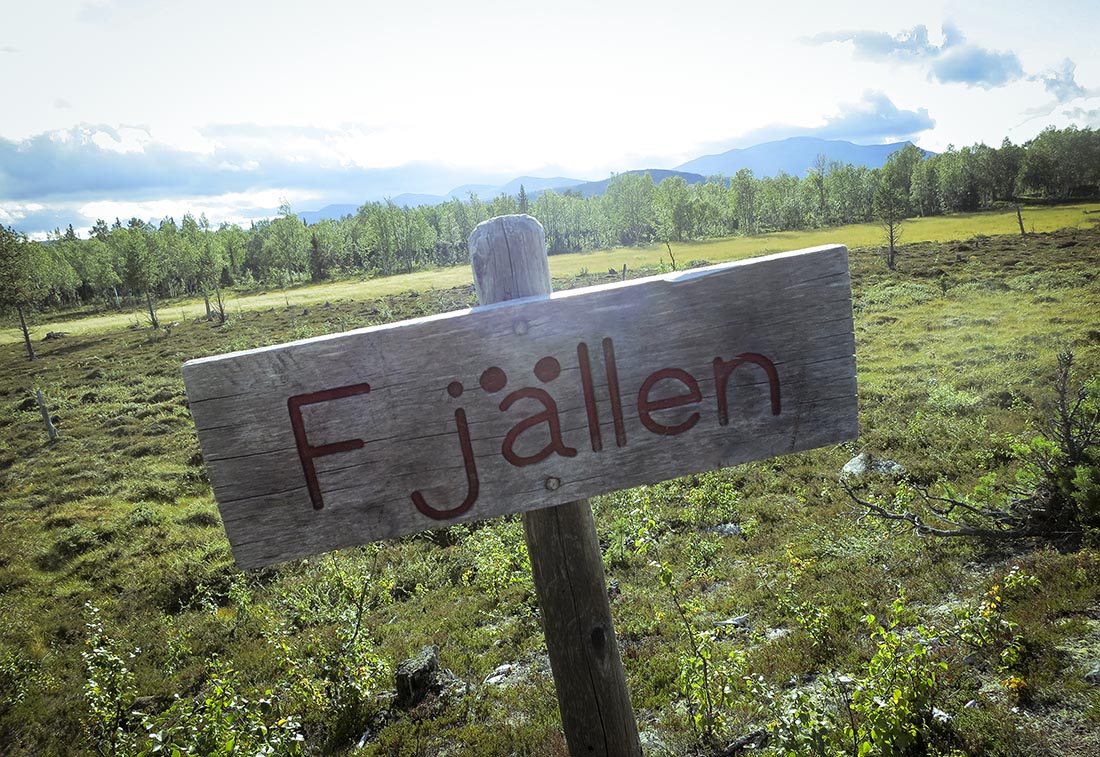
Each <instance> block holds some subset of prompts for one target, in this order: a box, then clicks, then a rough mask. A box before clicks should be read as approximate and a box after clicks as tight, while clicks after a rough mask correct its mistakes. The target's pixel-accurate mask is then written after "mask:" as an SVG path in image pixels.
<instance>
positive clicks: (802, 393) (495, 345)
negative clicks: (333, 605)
mask: <svg viewBox="0 0 1100 757" xmlns="http://www.w3.org/2000/svg"><path fill="white" fill-rule="evenodd" d="M474 265H475V269H477V268H478V266H481V265H485V266H490V267H491V265H495V264H489V263H485V264H482V263H479V262H477V261H475V263H474ZM854 348H855V343H854V336H853V328H852V310H851V291H850V283H849V277H848V267H847V251H846V250H845V248H843V247H840V246H834V247H824V248H818V249H813V250H803V251H798V252H791V253H783V254H780V255H773V256H770V257H767V258H759V259H755V260H750V261H744V262H738V263H729V264H723V265H718V266H711V267H708V268H703V269H697V270H693V271H688V272H685V273H680V274H670V275H665V276H658V277H653V278H649V279H640V280H636V281H630V282H623V283H617V284H611V285H606V286H601V287H594V288H590V289H587V290H572V291H567V292H561V293H556V294H553V295H551V296H542V297H538V298H528V299H522V300H513V301H510V302H503V303H500V304H495V305H487V306H484V307H479V308H476V309H474V310H472V311H461V312H456V313H448V314H445V315H440V316H432V317H429V318H422V319H417V320H412V321H405V322H402V323H397V324H389V325H385V326H378V327H372V328H369V329H363V330H359V331H352V332H347V333H343V334H336V335H329V336H324V337H318V338H315V339H309V340H306V341H302V342H295V343H292V344H288V345H281V346H276V347H266V348H262V349H258V350H252V351H249V352H243V353H235V354H231V355H219V356H214V357H209V358H203V359H199V360H194V361H190V362H188V363H187V364H186V365H184V367H183V375H184V381H185V384H186V386H187V393H188V397H189V401H190V408H191V413H192V416H193V418H194V420H195V424H196V427H197V429H198V435H199V441H200V443H201V445H202V450H203V457H204V460H205V461H206V465H207V470H208V472H209V475H210V480H211V482H212V484H213V487H214V493H215V496H216V498H217V500H218V504H219V507H220V510H221V513H222V519H223V522H224V524H225V528H226V532H227V534H228V536H229V539H230V543H231V544H232V546H233V553H234V556H235V558H236V559H237V561H238V563H239V564H240V565H241V566H244V567H252V566H259V565H265V564H270V563H274V562H279V561H284V560H289V559H293V558H298V557H304V556H307V555H311V554H315V553H317V552H322V551H328V550H333V549H337V548H340V547H346V546H351V545H356V544H361V543H364V542H367V541H372V540H378V539H386V538H391V537H394V536H398V535H401V534H407V533H412V532H416V531H420V530H424V529H429V528H437V527H440V526H442V525H447V524H450V523H455V522H462V521H470V520H480V519H483V518H488V517H493V516H495V515H500V514H503V513H508V512H515V511H522V510H529V509H534V508H540V507H546V506H550V505H558V504H562V503H565V502H572V501H575V500H579V499H584V498H585V497H588V496H592V495H595V494H599V493H603V492H607V491H612V490H616V489H622V488H627V487H631V486H636V485H640V484H644V483H651V482H654V481H660V480H665V479H668V478H672V477H675V476H678V475H685V474H688V473H691V472H697V471H703V470H712V469H716V468H721V467H725V466H729V465H734V464H737V463H742V462H745V461H748V460H753V459H760V458H765V457H773V456H776V455H782V454H786V453H790V452H796V451H799V450H805V449H810V448H813V447H818V446H821V445H825V444H833V443H837V442H840V441H844V440H847V439H851V438H854V437H855V436H856V434H857V422H856V383H855V357H854V352H855V349H854ZM612 353H613V359H611V357H610V356H611V354H612ZM744 355H757V356H762V357H764V358H766V359H767V361H768V362H769V363H770V364H771V365H772V366H773V367H774V371H775V378H776V379H777V381H778V385H779V394H780V403H781V407H780V412H779V413H778V414H774V413H773V404H772V392H773V389H774V387H773V383H774V382H773V381H772V380H771V377H770V376H769V375H768V373H767V371H766V370H765V369H764V368H763V367H761V364H758V363H751V362H743V363H741V364H738V365H737V367H736V368H734V369H733V370H732V372H731V373H730V374H729V375H728V377H726V384H725V386H724V387H720V386H719V384H721V382H720V381H718V380H717V379H718V378H719V377H718V376H716V369H715V365H714V361H715V359H719V360H720V361H726V362H725V365H726V366H727V367H728V365H729V363H730V362H731V361H735V360H738V359H739V356H744ZM584 358H587V360H585V359H584ZM554 363H556V364H557V370H556V371H555V370H553V368H554V365H553V364H554ZM490 368H497V369H499V374H503V376H504V378H505V385H504V386H503V387H500V388H494V387H495V384H494V382H493V381H492V379H493V377H494V375H496V376H497V378H499V374H494V373H493V372H491V371H488V369H490ZM661 371H665V373H663V374H662V375H664V376H666V377H665V378H663V379H661V380H658V381H656V382H655V383H653V384H652V385H651V386H650V387H649V388H648V390H647V392H646V393H645V395H644V398H641V397H640V396H639V393H640V390H642V389H643V387H644V386H645V385H646V382H647V380H649V379H650V378H652V377H653V375H654V374H655V373H656V372H661ZM677 371H679V373H678V372H677ZM487 372H488V373H487ZM540 372H541V377H540ZM685 376H687V377H689V380H687V381H685V380H684V377H685ZM611 379H614V380H611ZM483 382H485V383H486V385H487V386H488V387H489V389H485V388H483V386H482V385H483ZM692 383H694V384H695V385H696V386H697V391H698V396H699V397H700V398H701V399H700V400H699V401H698V402H689V401H688V400H690V399H691V395H692V394H693V391H694V390H695V388H696V387H693V386H692ZM361 385H367V386H369V390H367V391H364V392H363V393H359V394H350V395H348V396H342V397H333V398H331V399H327V400H324V401H317V402H312V403H306V404H301V405H300V406H299V408H298V410H299V411H300V413H301V424H300V425H301V431H302V434H300V435H296V434H295V429H294V427H293V424H292V413H291V410H290V407H289V404H288V403H289V401H290V400H291V398H294V397H298V398H303V397H305V398H309V397H312V396H318V395H323V394H324V393H326V392H335V391H337V390H341V389H343V388H347V387H356V386H361ZM459 385H461V386H460V387H459ZM722 388H724V393H723V391H721V390H720V389H722ZM459 389H460V390H461V391H459ZM490 389H491V390H492V391H490ZM456 395H457V396H456ZM723 397H724V400H725V402H726V404H727V406H728V407H727V411H728V413H727V414H728V422H727V423H726V424H725V425H722V424H721V423H720V411H721V407H720V404H721V402H722V399H723ZM616 398H617V400H616ZM678 398H679V399H678ZM669 403H671V404H669ZM676 403H680V404H676ZM551 406H552V408H551ZM551 410H552V411H553V412H552V411H551ZM695 415H697V416H698V417H697V418H696V420H695V421H694V422H693V423H692V420H691V419H692V417H693V416H695ZM460 416H461V417H460ZM647 420H648V421H649V422H650V425H647V424H646V421H647ZM689 423H692V425H691V426H690V428H686V429H685V430H683V431H681V432H679V433H675V434H669V433H657V432H655V431H654V430H652V429H653V427H654V426H653V424H656V428H657V429H658V431H660V430H661V429H666V430H667V429H670V428H678V427H682V426H684V425H685V424H689ZM463 426H465V431H466V437H467V438H466V439H465V440H464V439H463V438H462V434H461V433H460V432H461V431H462V427H463ZM299 436H301V437H304V441H305V444H306V448H305V449H306V451H307V452H309V453H311V454H313V455H314V456H313V457H312V458H310V459H309V462H311V463H312V465H313V468H314V470H315V479H316V488H317V490H318V493H319V495H320V499H321V501H322V505H323V506H322V507H321V508H320V509H317V508H315V504H316V503H315V502H314V501H313V500H314V498H313V497H312V496H311V492H310V486H309V481H308V480H307V478H308V477H307V473H306V467H307V466H306V464H305V463H304V460H303V454H302V446H301V443H302V441H303V440H302V439H301V438H299ZM464 441H465V443H464ZM356 442H358V443H359V444H358V446H356V447H355V448H354V449H353V448H350V447H348V448H347V449H343V450H342V451H335V450H337V449H338V448H340V447H341V445H342V444H343V445H344V446H345V447H347V446H348V444H350V443H356ZM345 443H347V444H345ZM466 453H468V455H467V454H466ZM506 453H510V454H511V458H512V459H511V460H509V458H508V456H507V455H506ZM543 453H545V454H543ZM540 454H543V457H541V458H539V459H538V460H536V461H533V460H534V458H536V457H538V456H539V455H540ZM467 458H468V459H467ZM517 461H518V463H519V464H517ZM471 462H472V465H473V468H474V470H475V473H476V483H477V494H476V497H475V498H474V500H473V502H472V503H470V506H469V507H467V508H466V509H464V510H462V511H461V512H460V513H458V514H456V515H454V516H453V517H448V518H446V519H444V520H439V519H436V518H433V517H430V516H429V515H425V514H424V512H422V511H421V510H420V509H418V507H417V506H416V504H415V503H414V500H413V498H412V494H413V493H415V492H418V493H419V494H420V496H421V498H422V499H423V501H424V503H425V504H426V505H427V507H428V508H430V509H431V511H435V512H436V513H438V512H454V511H456V510H457V509H459V508H460V507H461V505H462V504H463V503H464V502H465V501H466V500H467V499H468V498H469V496H470V493H471V489H472V487H471V485H470V482H471V477H470V475H469V473H470V470H469V469H470V467H471V465H470V463H471Z"/></svg>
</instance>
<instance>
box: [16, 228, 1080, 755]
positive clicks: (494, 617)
mask: <svg viewBox="0 0 1100 757" xmlns="http://www.w3.org/2000/svg"><path fill="white" fill-rule="evenodd" d="M1097 210H1100V206H1072V207H1061V208H1027V209H1025V211H1024V222H1025V226H1027V227H1028V230H1029V231H1031V229H1032V228H1034V231H1035V233H1030V234H1028V235H1026V236H1022V235H1020V234H1019V230H1018V228H1017V227H1016V218H1015V215H1014V213H1001V214H987V215H978V216H970V217H968V216H951V217H946V218H935V219H926V220H914V221H912V222H908V223H907V224H906V226H905V233H906V236H905V239H904V241H905V242H907V243H906V244H904V245H903V246H902V248H901V250H900V254H899V258H898V266H897V270H896V271H890V270H888V269H887V268H886V265H885V263H884V262H883V260H882V257H881V255H880V249H879V245H880V242H881V230H880V229H878V228H877V227H874V226H861V227H844V228H839V229H829V230H826V231H823V232H813V233H810V232H806V233H789V234H777V235H768V236H765V237H751V238H735V239H730V240H721V241H715V242H706V243H698V244H691V245H679V246H674V247H673V251H674V253H675V254H676V257H677V261H678V263H679V264H680V265H683V264H686V263H687V262H688V261H701V260H706V261H709V262H718V261H721V260H730V259H737V258H741V257H747V256H751V255H756V254H762V253H764V252H767V251H778V250H783V249H794V248H798V247H804V246H809V245H814V244H820V243H823V242H825V241H840V242H842V243H846V244H848V245H849V246H850V247H851V248H852V251H851V266H852V276H853V291H854V307H855V319H856V343H857V364H858V370H859V377H858V378H859V393H860V421H861V435H860V438H859V439H858V440H857V441H856V442H853V443H849V444H844V445H838V446H835V447H830V448H825V449H821V450H816V451H813V452H807V453H800V454H796V455H790V456H786V457H781V458H776V459H773V460H769V461H764V462H760V463H754V464H749V465H742V466H738V467H735V468H730V469H726V470H721V471H716V472H713V473H707V474H700V475H696V476H690V477H687V478H683V479H678V480H675V481H669V482H665V483H662V484H658V485H653V486H647V487H641V488H638V489H632V490H629V491H622V492H616V493H613V494H608V495H605V496H602V497H598V498H595V499H594V500H593V503H592V504H593V508H594V511H595V514H596V523H597V531H598V534H599V536H600V540H601V545H602V546H603V549H604V563H605V567H606V572H607V576H608V580H609V592H610V596H611V599H612V602H611V608H612V615H613V618H614V620H615V625H616V631H617V633H618V635H619V642H620V647H621V650H622V655H623V660H624V665H625V667H626V674H627V682H628V686H629V688H630V692H631V696H632V700H633V704H634V709H635V712H636V714H637V717H638V722H639V728H640V730H641V732H642V740H643V746H644V749H645V752H646V754H649V755H718V754H724V755H734V754H742V753H743V750H742V749H740V748H738V747H736V746H735V745H736V744H737V743H738V741H739V740H740V741H741V743H743V744H749V743H751V744H756V745H758V746H761V747H762V749H763V751H764V753H771V754H796V755H797V754H852V755H864V754H883V755H887V754H939V755H1021V756H1022V755H1034V754H1061V755H1082V756H1083V755H1093V754H1096V753H1098V752H1100V581H1098V580H1097V578H1098V576H1100V541H1098V536H1097V531H1096V530H1095V529H1092V530H1089V529H1086V531H1085V532H1084V533H1083V534H1080V538H1077V539H1074V540H1070V539H1046V540H1039V539H1027V540H1012V541H1007V540H976V539H968V538H935V537H931V536H921V535H919V534H916V533H914V532H913V529H911V528H908V527H907V524H906V523H897V522H888V521H884V520H882V519H881V518H875V517H873V516H869V514H868V512H867V509H866V508H865V507H862V506H861V505H860V504H858V503H857V502H856V501H855V500H854V499H853V498H852V497H851V496H849V494H848V493H847V492H846V491H845V489H844V488H843V487H842V486H841V485H840V482H839V480H838V478H839V475H840V472H841V469H842V468H843V466H844V465H845V463H846V462H848V461H849V460H850V459H851V458H853V457H854V456H856V455H857V454H859V453H862V452H867V453H869V454H870V455H871V456H872V457H873V458H874V459H879V460H890V461H895V462H897V463H898V464H900V465H901V466H904V468H905V470H906V474H905V476H904V477H901V480H898V479H897V478H889V477H886V476H881V477H872V478H871V479H869V480H868V483H867V484H866V487H867V488H866V489H864V490H861V492H862V494H861V495H860V496H862V497H864V498H869V499H874V501H878V502H883V503H890V504H891V506H896V507H906V506H908V505H909V504H910V503H911V501H912V499H913V498H914V496H915V494H914V492H918V491H920V490H927V491H931V492H939V493H944V492H951V493H953V494H952V496H957V497H960V498H961V497H965V498H966V499H967V501H968V502H970V503H973V504H975V506H980V505H990V503H994V502H1000V501H1003V499H1004V498H1005V497H1006V496H1010V493H1011V487H1013V486H1018V485H1020V483H1021V482H1024V481H1026V480H1027V475H1028V473H1029V469H1028V458H1027V449H1028V448H1029V447H1028V445H1031V446H1032V447H1034V442H1033V441H1032V440H1033V439H1034V438H1035V437H1036V436H1039V435H1041V434H1042V433H1044V430H1045V429H1046V420H1047V419H1048V418H1049V417H1050V414H1051V406H1052V403H1054V402H1056V401H1057V398H1058V394H1057V391H1056V390H1057V380H1056V375H1057V369H1058V355H1059V353H1063V352H1064V351H1066V350H1067V349H1068V350H1072V351H1073V355H1074V373H1073V381H1074V384H1073V387H1074V388H1076V386H1078V385H1079V384H1081V383H1085V384H1087V385H1088V386H1089V387H1091V389H1092V391H1093V392H1094V394H1093V396H1095V392H1096V391H1097V390H1098V389H1100V386H1097V380H1096V377H1097V376H1100V317H1098V316H1097V312H1098V307H1100V281H1098V279H1097V273H1098V272H1100V230H1097V228H1096V227H1095V224H1094V223H1092V220H1093V219H1094V218H1095V219H1097V220H1100V216H1093V215H1092V213H1093V212H1096V211H1097ZM624 264H625V265H627V269H628V273H627V275H628V276H636V275H644V274H646V273H655V272H657V271H658V270H661V269H662V267H667V265H668V264H669V258H668V251H667V250H666V249H665V248H664V247H663V246H661V247H651V248H645V249H629V250H612V251H608V252H599V253H589V254H585V255H562V256H554V257H553V258H552V259H551V270H552V274H553V275H554V277H555V288H564V287H568V286H583V285H587V284H594V283H603V282H606V281H609V280H613V279H616V278H618V277H619V276H620V275H621V270H622V267H623V265H624ZM464 277H465V278H464ZM410 289H415V290H416V291H409V290H410ZM474 299H475V298H474V293H473V288H472V285H471V284H470V281H469V269H468V267H467V268H456V269H448V270H446V271H432V272H422V273H415V274H412V275H411V277H397V276H395V277H391V278H389V279H374V280H369V281H348V282H337V283H334V284H329V285H324V286H311V287H301V288H298V289H293V290H290V291H289V292H286V293H284V292H282V291H280V292H269V293H267V294H264V295H260V294H254V295H246V294H242V295H240V296H238V297H237V299H235V300H231V302H230V305H229V308H228V312H229V318H228V320H227V322H226V323H225V324H224V325H216V324H214V323H212V322H209V321H207V320H205V319H202V318H198V316H199V315H200V307H199V305H197V304H195V303H188V302H176V303H171V304H168V305H166V306H165V307H164V312H165V313H166V314H167V315H168V316H169V317H166V318H165V320H170V319H176V318H177V316H176V315H174V313H175V312H177V311H178V312H179V315H178V321H179V323H178V325H176V326H174V327H173V328H172V329H171V330H170V331H168V332H166V331H164V330H156V331H154V330H150V329H148V328H144V327H142V326H141V324H140V323H135V318H134V316H133V315H117V314H111V315H109V316H103V317H101V318H100V320H95V321H93V320H92V319H86V320H83V321H80V320H78V321H51V322H50V323H49V325H48V326H46V328H49V329H50V330H61V331H68V332H70V333H69V334H68V335H67V336H65V337H64V338H62V339H58V340H50V341H48V342H40V343H39V345H38V351H39V355H40V359H39V360H38V361H35V362H28V361H27V360H26V359H25V356H24V355H23V354H22V352H21V349H22V347H21V345H20V344H18V343H15V341H14V340H11V339H7V336H8V334H9V332H4V333H5V340H4V341H5V342H6V343H4V344H3V345H0V487H2V492H3V498H2V502H0V543H2V544H3V547H2V549H0V606H2V607H3V611H2V615H0V752H3V753H5V754H12V755H30V754H73V753H87V754H104V755H114V754H230V753H247V754H258V753H269V754H299V753H304V754H362V755H447V754H450V755H463V754H477V755H511V754H529V755H554V754H565V753H566V750H565V744H564V740H563V738H562V735H561V725H560V721H559V718H558V713H557V703H556V699H555V696H554V690H553V678H552V676H551V675H550V671H549V665H548V662H547V658H546V653H545V644H544V641H543V637H542V632H541V628H540V618H539V608H538V605H537V602H536V600H535V596H534V588H533V585H532V580H531V574H530V567H529V563H528V560H527V554H526V548H525V546H524V542H523V535H522V526H521V524H520V522H519V521H518V519H516V518H504V519H499V520H493V521H486V522H482V523H479V524H476V525H473V526H455V527H451V528H449V529H444V530H440V531H435V532H429V533H425V534H421V535H417V536H414V537H409V538H405V539H401V540H395V541H391V542H384V543H379V544H374V545H369V546H365V547H361V548H356V549H347V550H342V551H340V552H338V553H332V554H327V555H321V556H317V557H314V558H310V559H308V560H300V561H296V562H293V563H289V564H285V565H281V566H277V567H272V568H266V569H262V570H256V571H249V572H243V571H240V570H238V569H236V568H235V567H234V565H233V563H232V558H231V556H230V553H229V547H228V543H227V542H226V540H225V537H224V534H223V532H222V530H221V524H220V519H219V516H218V513H217V508H216V506H215V505H214V502H213V498H212V495H211V492H210V487H209V484H208V482H207V480H206V477H205V472H204V469H203V465H202V455H201V452H200V450H199V447H198V443H197V441H196V439H195V435H194V430H193V427H192V424H191V420H190V417H189V414H188V410H187V404H186V397H185V395H184V392H183V385H182V381H181V379H180V375H179V367H180V365H182V363H183V362H184V361H186V360H188V359H191V358H195V357H200V356H204V355H209V354H216V353H222V352H227V351H231V350H238V349H244V348H250V347H255V346H261V345H267V344H277V343H280V342H284V341H288V340H290V339H298V338H303V337H308V336H313V335H319V334H323V333H330V332H334V331H342V330H347V329H351V328H358V327H361V326H365V325H369V324H375V323H383V322H388V321H393V320H398V319H403V318H409V317H415V316H420V315H426V314H430V313H435V312H443V311H447V310H453V309H457V308H461V307H467V306H470V305H472V304H473V303H474ZM41 330H43V329H41V328H40V331H41ZM35 389H41V390H42V391H43V392H44V394H45V396H46V398H47V401H48V404H49V408H50V413H51V415H52V416H53V419H54V423H55V425H56V427H57V429H58V432H59V434H60V436H59V439H58V440H57V441H55V442H52V443H51V442H49V441H48V440H47V438H46V435H45V432H44V429H43V425H42V420H41V417H40V415H39V410H38V406H37V404H36V402H35V400H34V390H35ZM1093 460H1094V461H1095V458H1093ZM426 645H436V646H437V647H438V649H439V659H440V665H441V667H442V668H443V669H444V671H443V672H442V673H441V674H440V675H439V676H438V678H437V681H436V685H435V687H434V688H433V690H432V692H431V693H429V694H428V696H427V697H426V698H425V699H424V700H423V701H421V702H419V703H415V704H410V703H405V702H401V701H399V700H398V698H397V694H396V691H395V684H394V678H393V675H394V670H395V668H396V667H397V665H398V664H399V663H400V662H401V661H402V660H405V659H406V658H408V657H410V656H412V655H415V654H416V653H417V652H419V651H420V650H421V649H422V648H423V647H425V646H426ZM234 750H236V751H234ZM757 753H758V752H757Z"/></svg>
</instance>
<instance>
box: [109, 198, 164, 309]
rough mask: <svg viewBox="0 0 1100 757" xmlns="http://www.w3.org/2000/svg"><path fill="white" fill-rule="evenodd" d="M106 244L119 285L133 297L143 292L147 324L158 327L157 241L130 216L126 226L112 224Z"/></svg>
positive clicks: (159, 269)
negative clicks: (115, 264)
mask: <svg viewBox="0 0 1100 757" xmlns="http://www.w3.org/2000/svg"><path fill="white" fill-rule="evenodd" d="M172 225H173V226H174V225H175V224H172ZM107 244H108V246H109V247H110V248H111V249H112V252H113V254H114V255H115V256H116V258H117V259H118V260H119V262H120V264H121V272H122V282H123V284H124V285H125V286H126V288H127V289H129V290H130V293H131V294H132V295H133V296H135V297H137V296H141V295H144V297H145V304H146V307H147V308H148V312H149V325H151V326H152V327H153V328H159V327H160V321H159V320H158V318H157V301H156V299H157V298H156V289H157V287H158V286H159V285H160V283H161V281H162V280H163V276H164V268H163V266H162V265H161V259H160V257H159V256H158V255H157V247H158V242H157V241H156V240H155V239H154V238H153V235H152V233H151V232H150V231H149V230H147V229H146V227H145V224H144V223H142V222H141V221H140V220H138V219H131V222H130V223H129V224H128V225H127V226H123V225H122V224H121V223H118V222H116V223H115V225H114V227H112V228H111V232H110V235H109V236H108V237H107Z"/></svg>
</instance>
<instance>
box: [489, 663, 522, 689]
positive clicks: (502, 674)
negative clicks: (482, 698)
mask: <svg viewBox="0 0 1100 757" xmlns="http://www.w3.org/2000/svg"><path fill="white" fill-rule="evenodd" d="M515 669H516V666H515V665H513V664H511V663H508V662H506V663H504V664H503V665H498V666H497V668H496V669H495V670H494V671H493V672H492V673H490V674H489V675H488V676H487V677H486V678H485V685H486V686H504V685H505V684H507V683H508V676H509V675H511V673H512V671H513V670H515Z"/></svg>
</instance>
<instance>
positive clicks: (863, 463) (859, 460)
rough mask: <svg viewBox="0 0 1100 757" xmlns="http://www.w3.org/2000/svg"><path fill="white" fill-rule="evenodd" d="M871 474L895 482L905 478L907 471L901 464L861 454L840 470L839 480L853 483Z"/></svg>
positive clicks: (867, 453) (868, 454)
mask: <svg viewBox="0 0 1100 757" xmlns="http://www.w3.org/2000/svg"><path fill="white" fill-rule="evenodd" d="M872 474H873V475H876V476H885V477H887V478H892V479H895V480H897V479H901V478H905V476H906V475H907V474H908V471H906V470H905V467H904V466H903V465H902V464H901V463H897V462H894V461H893V460H887V459H885V458H872V457H871V454H870V453H869V452H861V453H859V454H858V455H856V456H855V457H853V458H852V459H851V460H849V461H848V462H847V463H845V464H844V467H843V468H841V469H840V480H841V481H842V482H845V483H853V482H855V481H858V480H859V479H862V478H865V477H866V476H869V475H872Z"/></svg>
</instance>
